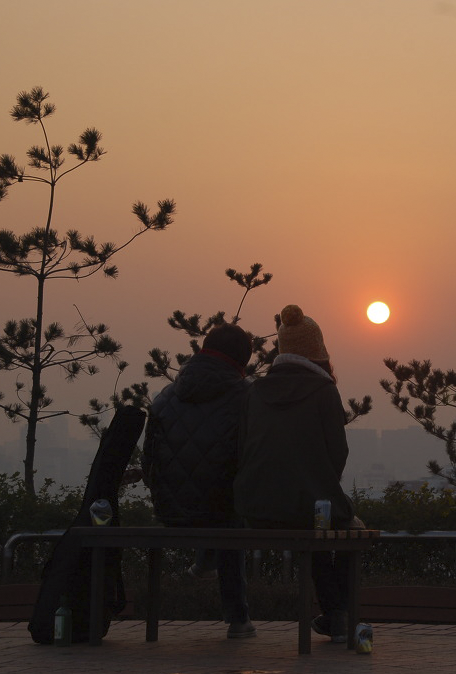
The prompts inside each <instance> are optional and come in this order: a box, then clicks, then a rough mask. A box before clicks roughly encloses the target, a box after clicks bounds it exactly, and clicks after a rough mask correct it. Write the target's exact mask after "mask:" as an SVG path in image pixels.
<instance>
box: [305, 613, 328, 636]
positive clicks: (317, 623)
mask: <svg viewBox="0 0 456 674" xmlns="http://www.w3.org/2000/svg"><path fill="white" fill-rule="evenodd" d="M310 625H311V627H312V629H313V631H314V632H316V633H317V634H324V635H325V637H330V636H331V618H330V617H329V615H318V616H317V617H316V618H314V619H313V620H312V621H311V623H310Z"/></svg>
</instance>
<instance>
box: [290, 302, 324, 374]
mask: <svg viewBox="0 0 456 674" xmlns="http://www.w3.org/2000/svg"><path fill="white" fill-rule="evenodd" d="M280 319H281V321H282V324H281V326H280V328H279V332H278V336H279V353H295V354H297V355H298V356H305V357H306V358H308V359H309V360H314V361H317V362H318V361H323V360H329V354H328V352H327V351H326V347H325V343H324V341H323V335H322V332H321V330H320V328H319V327H318V325H317V323H315V321H314V320H312V318H309V316H304V314H303V312H302V309H300V307H298V306H297V305H296V304H287V306H286V307H284V309H282V311H281V312H280Z"/></svg>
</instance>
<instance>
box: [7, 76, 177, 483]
mask: <svg viewBox="0 0 456 674" xmlns="http://www.w3.org/2000/svg"><path fill="white" fill-rule="evenodd" d="M48 98H49V94H48V93H45V92H44V90H43V89H42V88H41V87H34V88H33V89H32V90H31V91H30V92H26V91H23V92H21V93H20V94H19V95H18V96H17V103H16V105H15V106H14V107H13V108H12V110H11V113H10V114H11V117H12V118H13V120H14V121H16V122H20V121H25V123H26V124H33V125H36V126H38V127H39V128H40V130H41V132H42V136H43V142H44V144H43V145H34V146H32V147H31V148H30V149H29V150H28V152H27V156H28V160H29V161H28V167H29V168H30V169H32V170H26V169H25V168H22V167H20V166H18V165H17V163H16V160H15V158H14V157H13V156H11V155H8V154H2V155H0V200H1V199H3V198H4V197H5V196H6V194H7V191H8V189H9V188H10V187H11V186H12V185H15V184H22V183H25V182H37V183H40V184H42V185H43V186H45V187H46V188H47V189H48V190H49V201H48V208H47V213H46V215H45V218H44V224H43V226H39V227H33V228H32V229H31V230H30V231H29V232H27V233H26V234H21V235H18V234H16V233H14V232H13V231H10V230H8V229H2V230H0V272H3V273H5V274H12V275H14V276H18V277H31V278H33V279H34V280H35V281H36V289H37V295H36V297H37V299H36V311H35V315H34V316H33V317H32V318H21V319H19V320H15V319H11V320H8V321H7V323H6V325H5V328H4V332H3V336H2V337H0V370H18V371H19V372H21V373H22V375H28V376H29V377H30V378H31V389H30V396H29V397H28V396H27V395H24V390H25V383H24V381H22V380H19V379H18V380H17V383H16V398H17V402H14V403H8V404H7V403H5V402H0V407H1V408H3V410H4V412H5V414H6V416H7V417H8V418H9V419H10V420H11V421H17V420H19V419H24V420H25V421H26V423H27V436H26V449H25V459H24V477H25V485H26V489H27V491H28V493H30V494H32V495H34V494H35V487H34V460H35V444H36V428H37V424H38V422H39V421H42V420H43V419H46V418H49V417H52V416H56V415H58V414H68V410H59V411H56V410H54V411H52V410H51V409H50V406H51V404H52V399H51V398H50V397H49V396H48V395H47V391H46V386H45V385H44V383H43V376H44V374H45V373H46V372H48V371H49V368H52V367H57V368H60V369H62V370H63V371H64V372H65V375H66V378H67V379H68V380H69V381H71V380H74V379H75V378H77V377H78V376H79V375H80V374H82V373H85V374H88V375H93V374H95V373H96V372H97V371H98V368H97V367H96V365H95V364H94V361H97V359H100V358H110V359H113V360H114V361H115V362H116V364H117V367H118V369H119V372H121V371H122V370H123V369H124V368H125V366H126V363H125V362H123V361H119V353H120V350H121V345H120V344H119V342H117V341H115V340H114V339H112V338H111V337H110V335H109V334H108V327H107V326H106V325H105V324H104V323H98V324H96V325H88V324H87V323H86V322H85V321H84V320H83V318H82V316H81V322H80V324H79V329H78V331H77V332H76V333H75V334H72V335H67V334H66V333H65V331H64V329H63V327H62V325H61V324H60V323H59V322H57V321H53V322H51V323H49V324H48V325H45V323H44V315H45V297H46V292H45V291H46V288H47V282H48V281H49V280H51V279H52V280H55V279H59V280H64V279H74V280H81V279H85V278H91V277H92V276H93V275H94V274H96V273H97V272H100V271H101V272H103V274H104V275H105V276H107V277H108V278H111V279H115V278H116V277H117V275H118V269H117V267H116V265H115V264H113V263H112V260H113V257H114V256H115V255H116V253H118V252H119V251H120V250H122V249H123V248H126V247H127V246H129V245H130V244H131V243H132V242H133V241H134V240H135V239H136V238H137V237H139V236H141V235H142V234H144V233H145V232H148V231H152V230H154V231H159V230H163V229H166V227H167V226H168V225H169V224H171V223H172V214H173V213H174V210H175V205H174V202H173V201H172V200H168V199H167V200H164V201H159V202H158V210H157V212H156V213H155V214H153V215H151V214H150V212H149V208H148V207H147V206H146V205H145V204H144V203H142V202H140V201H138V202H136V203H135V204H134V205H133V213H134V215H135V216H136V217H137V219H138V220H139V222H140V229H139V230H138V231H137V232H136V233H135V234H134V235H133V236H131V237H130V238H129V239H128V240H126V241H125V242H123V243H122V244H120V245H116V244H114V243H112V242H106V243H102V244H97V243H96V242H95V239H94V237H93V236H92V235H90V236H82V235H81V234H80V232H78V231H77V230H70V231H68V232H66V233H65V234H63V235H61V234H59V233H58V232H57V231H56V230H55V229H53V228H52V222H53V214H54V205H55V198H56V189H57V186H58V184H59V183H60V181H61V180H62V179H63V178H66V177H67V176H68V175H70V174H71V173H72V172H73V171H75V170H78V169H80V168H81V167H82V166H84V165H85V164H87V163H89V162H95V161H99V159H100V158H101V157H102V156H103V155H104V154H105V151H104V150H103V148H102V147H100V141H101V133H100V132H99V131H97V129H94V128H91V129H86V130H85V131H84V132H83V133H82V134H81V135H80V137H79V142H78V143H71V144H70V145H69V146H68V148H67V153H68V155H70V157H71V158H72V159H73V164H72V166H71V167H69V168H67V169H64V168H63V165H64V162H65V156H64V154H65V153H64V149H63V146H62V145H51V143H50V141H49V137H48V132H47V128H46V125H45V120H47V118H48V117H50V116H51V115H52V114H53V113H54V112H55V105H54V104H52V103H50V102H49V101H48ZM83 344H84V345H83ZM0 401H4V395H3V394H2V393H0Z"/></svg>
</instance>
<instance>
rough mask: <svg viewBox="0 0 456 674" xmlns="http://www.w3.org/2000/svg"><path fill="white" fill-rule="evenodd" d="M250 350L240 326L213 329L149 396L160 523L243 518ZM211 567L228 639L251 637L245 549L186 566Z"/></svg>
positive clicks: (146, 458)
mask: <svg viewBox="0 0 456 674" xmlns="http://www.w3.org/2000/svg"><path fill="white" fill-rule="evenodd" d="M251 353H252V344H251V338H250V336H249V335H247V333H246V332H244V330H242V328H240V327H239V326H237V325H234V324H228V323H224V324H222V325H221V326H217V327H215V328H213V329H212V330H211V331H210V332H209V333H208V335H207V336H206V338H205V339H204V342H203V348H202V350H201V351H200V352H199V353H198V354H196V355H195V356H193V357H192V358H191V359H190V360H189V361H188V363H186V364H185V365H184V366H183V367H182V368H181V370H180V372H179V374H178V376H177V378H176V380H175V381H174V382H173V383H172V384H170V385H169V386H167V387H166V388H165V389H164V390H163V391H162V392H161V393H160V394H159V395H158V396H157V397H156V398H155V399H154V401H153V403H152V405H151V407H150V410H149V418H148V422H147V426H146V436H145V441H144V451H143V458H142V465H143V473H144V478H145V482H146V484H147V485H148V486H149V487H150V490H151V494H152V501H153V504H154V509H155V513H156V515H157V517H158V518H159V519H160V520H161V521H162V522H163V523H164V524H165V525H167V526H195V527H220V526H221V527H230V526H241V525H242V520H241V519H240V518H239V516H237V515H236V514H235V511H234V507H233V493H232V489H233V479H234V474H235V469H236V449H237V436H238V428H239V418H240V412H241V408H242V406H243V402H244V397H245V394H246V391H247V388H248V385H247V382H246V380H245V379H244V368H245V366H246V365H247V363H248V361H249V359H250V356H251ZM214 568H216V569H217V571H218V576H219V582H220V592H221V598H222V608H223V614H224V619H225V622H227V623H230V627H229V629H228V635H227V636H228V637H229V638H233V637H248V636H254V635H255V633H256V632H255V628H254V627H253V626H252V624H251V623H250V620H249V616H248V606H247V601H246V596H245V588H246V579H245V555H244V552H243V551H238V550H219V551H216V552H214V551H197V556H196V562H195V564H194V565H192V567H191V569H190V570H189V571H190V572H191V574H192V575H193V576H196V577H204V576H205V575H206V574H207V573H209V572H210V571H212V570H213V569H214Z"/></svg>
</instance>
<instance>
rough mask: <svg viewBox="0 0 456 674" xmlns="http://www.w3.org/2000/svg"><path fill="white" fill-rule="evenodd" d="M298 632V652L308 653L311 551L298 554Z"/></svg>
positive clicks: (311, 590) (310, 614)
mask: <svg viewBox="0 0 456 674" xmlns="http://www.w3.org/2000/svg"><path fill="white" fill-rule="evenodd" d="M298 573H299V599H298V601H299V614H298V615H299V632H298V653H299V654H300V655H301V654H303V653H310V636H311V627H310V621H311V618H312V598H313V594H312V592H313V583H312V553H311V552H301V553H300V554H299V567H298Z"/></svg>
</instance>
